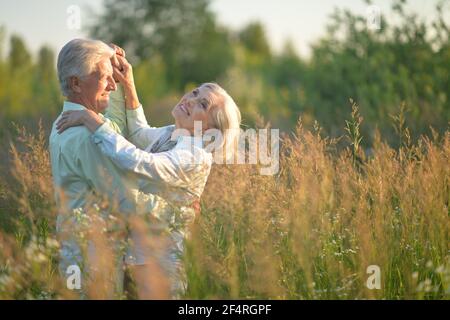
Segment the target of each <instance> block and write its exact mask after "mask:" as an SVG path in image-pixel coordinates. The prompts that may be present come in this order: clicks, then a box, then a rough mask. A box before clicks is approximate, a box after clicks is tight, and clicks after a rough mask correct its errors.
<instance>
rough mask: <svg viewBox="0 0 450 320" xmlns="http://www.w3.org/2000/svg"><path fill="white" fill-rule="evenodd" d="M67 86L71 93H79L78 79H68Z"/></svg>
mask: <svg viewBox="0 0 450 320" xmlns="http://www.w3.org/2000/svg"><path fill="white" fill-rule="evenodd" d="M69 86H70V89H71V90H72V92H75V93H80V92H81V87H80V79H79V78H78V77H70V78H69Z"/></svg>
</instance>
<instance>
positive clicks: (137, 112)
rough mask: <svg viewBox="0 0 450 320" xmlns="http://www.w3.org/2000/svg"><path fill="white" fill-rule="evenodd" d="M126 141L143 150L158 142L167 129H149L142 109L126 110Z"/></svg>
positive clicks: (140, 107)
mask: <svg viewBox="0 0 450 320" xmlns="http://www.w3.org/2000/svg"><path fill="white" fill-rule="evenodd" d="M126 117H127V126H128V132H129V136H128V140H129V141H131V143H133V144H134V145H136V146H137V147H138V148H140V149H145V148H147V147H148V146H149V145H151V144H153V143H154V142H155V141H156V140H158V139H159V138H160V137H161V135H162V134H163V133H164V131H165V130H166V128H167V127H160V128H157V127H151V126H150V125H149V124H148V122H147V118H146V117H145V114H144V109H143V108H142V106H139V107H138V108H137V109H134V110H129V109H127V110H126Z"/></svg>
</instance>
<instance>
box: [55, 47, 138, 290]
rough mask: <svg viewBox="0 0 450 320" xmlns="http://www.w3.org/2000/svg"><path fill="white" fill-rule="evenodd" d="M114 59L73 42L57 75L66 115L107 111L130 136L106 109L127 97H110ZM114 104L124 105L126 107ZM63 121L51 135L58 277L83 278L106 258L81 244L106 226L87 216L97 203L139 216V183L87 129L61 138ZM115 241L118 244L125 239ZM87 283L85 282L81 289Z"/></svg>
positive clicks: (119, 119) (115, 112) (117, 115)
mask: <svg viewBox="0 0 450 320" xmlns="http://www.w3.org/2000/svg"><path fill="white" fill-rule="evenodd" d="M114 55H115V50H114V49H113V48H111V47H109V46H108V45H106V44H105V43H103V42H102V41H97V40H88V39H74V40H72V41H70V42H68V43H67V44H66V45H65V46H64V47H63V48H62V49H61V51H60V53H59V55H58V62H57V69H58V78H59V82H60V86H61V90H62V93H63V95H64V96H65V97H66V101H65V102H64V105H63V109H62V111H63V112H64V111H68V110H83V109H90V110H92V111H94V112H96V113H98V114H100V115H101V112H104V111H105V110H106V112H105V115H104V116H102V117H103V118H104V120H105V121H106V122H108V123H109V124H110V127H112V128H113V129H114V130H115V131H117V132H118V133H120V134H122V135H126V131H127V129H126V123H125V121H124V119H125V118H126V117H125V116H124V114H121V113H125V110H124V109H123V108H107V107H108V105H109V104H114V102H115V101H114V99H120V97H123V94H117V95H115V96H114V97H115V98H114V97H113V96H111V97H110V93H111V92H112V91H115V90H116V89H117V85H116V83H115V81H114V79H113V67H112V65H111V59H114ZM110 100H111V101H110ZM116 102H117V103H118V104H120V105H123V102H122V101H116ZM60 117H61V115H60V116H58V118H57V119H56V121H55V122H54V124H53V128H52V132H51V134H50V157H51V166H52V175H53V182H54V187H55V200H56V204H57V207H58V217H57V233H58V236H59V238H60V242H61V251H60V272H61V273H62V274H63V276H65V277H68V276H69V275H68V274H67V272H68V271H69V270H72V271H73V270H77V268H76V267H78V268H79V270H82V271H83V273H82V275H83V276H84V275H85V274H86V272H84V271H88V272H87V273H89V262H88V263H86V260H90V259H93V260H94V261H95V260H96V259H97V260H96V261H98V257H99V255H101V254H103V253H104V252H99V251H100V249H99V247H98V246H97V245H94V244H93V243H94V242H95V241H91V240H92V239H90V240H89V241H86V243H85V246H84V245H83V244H82V242H83V241H82V240H83V239H80V238H83V236H86V233H85V232H86V231H94V236H95V234H97V235H98V234H100V232H102V229H103V226H101V225H100V224H97V223H95V222H93V221H92V216H90V215H89V214H87V212H88V211H89V210H90V209H91V208H92V207H97V206H96V205H97V204H98V203H95V202H96V201H100V199H103V200H106V201H105V203H107V204H109V205H110V207H112V206H113V205H112V204H113V203H116V204H117V208H116V209H118V210H119V212H120V213H122V214H124V216H127V215H129V214H132V213H135V212H136V210H137V208H136V199H137V196H138V191H137V190H138V186H137V179H136V178H134V179H133V177H132V176H130V174H127V173H126V172H124V171H121V170H120V169H118V168H117V167H116V166H115V165H114V164H113V163H112V162H111V160H110V159H109V158H107V157H105V156H104V155H103V154H102V153H101V151H100V149H99V148H97V147H96V146H95V143H94V141H93V140H92V139H91V134H90V132H89V131H88V130H87V129H86V127H84V126H78V127H73V128H70V129H68V130H66V131H64V132H63V133H62V134H59V133H58V130H57V128H56V123H57V121H58V120H59V118H60ZM109 209H111V208H109ZM106 212H107V210H106ZM86 224H87V226H86ZM83 227H86V229H89V230H85V229H83ZM114 240H117V242H119V241H120V240H121V239H114ZM122 240H123V239H122ZM115 247H119V246H114V248H115ZM104 249H105V248H103V249H102V250H104ZM115 256H116V257H118V260H116V261H110V263H111V264H114V266H116V267H118V269H117V270H116V272H115V274H117V275H118V278H117V279H116V280H114V281H117V282H116V283H115V286H116V287H115V290H116V291H115V292H117V290H118V291H121V290H122V288H121V281H122V280H121V278H120V277H121V271H122V265H121V262H122V257H121V255H120V253H118V252H115ZM74 266H75V269H74ZM100 272H103V273H105V272H107V270H102V271H100ZM84 280H85V279H84V277H83V279H81V285H82V286H83V285H84V284H85V282H84ZM99 285H100V284H99ZM84 289H85V288H81V292H82V294H85V291H83V290H84ZM111 294H114V293H111Z"/></svg>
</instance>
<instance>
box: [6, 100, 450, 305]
mask: <svg viewBox="0 0 450 320" xmlns="http://www.w3.org/2000/svg"><path fill="white" fill-rule="evenodd" d="M399 119H400V118H397V119H396V120H399ZM360 124H361V119H360V117H359V115H358V111H357V109H356V107H355V108H354V110H353V116H352V119H351V120H350V121H349V122H348V123H347V131H348V138H349V141H350V144H349V145H348V146H347V147H345V148H342V147H340V146H339V147H338V141H337V140H333V139H328V138H323V137H322V136H321V134H320V129H316V130H313V131H309V130H305V129H304V128H302V126H301V123H299V126H298V128H297V130H296V132H295V134H293V135H291V136H289V137H288V136H285V137H284V138H283V144H282V147H281V156H280V172H279V173H278V174H277V175H274V176H262V175H260V174H259V171H258V167H257V166H251V165H231V166H224V165H221V166H215V167H213V170H212V172H211V175H210V177H209V180H208V184H207V186H206V189H205V193H204V195H203V197H202V203H201V205H202V214H201V216H200V217H199V219H198V220H197V221H196V223H195V225H194V227H193V235H192V238H191V239H190V241H188V243H187V250H186V255H185V259H184V260H185V265H186V270H187V277H188V290H187V292H186V296H185V297H186V298H194V299H204V298H208V299H212V298H225V299H227V298H269V299H372V298H375V299H448V298H449V293H450V287H449V281H450V266H449V263H450V260H449V259H450V258H449V248H448V244H449V239H448V236H449V198H450V183H449V180H450V169H449V163H450V161H449V160H450V159H449V158H450V132H449V131H447V132H445V133H444V134H443V135H438V134H433V137H432V138H429V137H422V138H420V139H419V140H418V141H417V142H416V143H415V144H412V143H411V141H410V140H411V139H410V138H409V132H408V130H407V129H405V127H404V124H402V123H401V119H400V120H399V121H397V124H398V126H397V129H398V133H399V137H401V147H400V148H399V149H393V148H391V147H390V146H388V145H387V144H386V143H384V142H383V140H382V138H381V136H380V134H379V133H376V134H375V139H374V141H375V142H374V144H373V147H372V149H371V150H370V155H366V154H365V152H364V151H363V150H362V148H361V145H360V143H361V137H360V136H359V126H360ZM21 137H22V138H23V139H22V140H21V141H19V142H20V143H19V144H20V150H21V151H18V147H15V146H12V147H11V152H12V156H13V162H12V164H11V167H10V169H6V168H3V169H2V170H4V172H5V175H6V174H8V175H11V176H12V177H13V179H12V180H8V182H6V181H3V182H2V183H1V184H0V218H1V219H0V227H1V230H2V231H1V233H0V298H3V299H16V298H20V299H27V298H43V299H48V298H54V299H59V298H71V297H74V295H73V293H72V292H70V291H69V290H67V289H65V288H63V285H64V283H62V282H61V280H60V279H59V277H58V272H57V248H58V244H57V242H55V233H54V222H55V212H56V211H55V208H54V203H53V191H52V187H51V177H50V169H49V161H48V160H49V158H48V152H47V149H46V143H45V140H46V139H45V136H44V135H43V134H42V131H41V132H40V133H39V134H38V135H37V136H33V135H28V134H24V135H22V136H21ZM339 143H340V142H339ZM2 175H3V173H2ZM96 237H97V239H96V241H98V242H99V243H101V247H104V248H105V251H104V254H103V255H102V256H99V258H98V261H96V263H97V264H98V268H100V269H102V270H109V271H108V274H112V273H113V271H112V270H113V269H112V268H113V266H112V265H111V264H110V265H108V263H109V261H112V260H113V258H112V257H111V254H110V253H109V252H108V249H107V248H108V243H107V241H106V240H105V239H104V238H102V237H101V236H99V235H96ZM148 240H149V245H150V246H151V241H152V239H151V238H150V239H148ZM369 265H377V266H379V267H380V270H381V289H373V290H370V289H368V288H367V286H366V281H367V279H368V277H369V276H370V275H369V274H367V267H368V266H369ZM153 271H154V272H157V271H158V268H157V267H156V266H155V268H154V269H153ZM150 273H152V272H151V271H150V272H149V276H148V277H145V275H144V276H142V275H141V278H140V279H144V280H139V282H141V283H144V282H145V283H147V284H148V285H149V286H152V285H153V287H155V286H161V288H162V289H161V292H159V293H158V292H156V293H155V291H153V292H152V291H151V290H150V292H152V293H151V294H150V297H155V298H161V297H165V294H166V293H165V292H164V291H165V290H166V289H164V287H166V286H167V285H166V284H164V283H165V282H164V281H165V280H164V279H163V272H160V274H161V277H160V279H159V280H158V279H154V277H153V278H152V277H151V276H150ZM102 274H103V275H104V274H105V273H102ZM142 277H143V278H142ZM108 281H109V280H108V279H106V278H105V279H104V277H103V278H102V276H101V275H99V277H98V278H97V279H96V282H94V284H95V285H94V286H92V287H90V291H89V290H88V291H89V293H88V297H89V298H106V297H110V296H111V290H112V289H111V287H102V285H104V284H106V283H108ZM141 289H142V288H141ZM142 290H143V289H142ZM152 294H153V295H152ZM119 298H121V297H119Z"/></svg>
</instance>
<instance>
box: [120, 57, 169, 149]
mask: <svg viewBox="0 0 450 320" xmlns="http://www.w3.org/2000/svg"><path fill="white" fill-rule="evenodd" d="M117 61H118V64H119V65H120V68H121V69H120V70H119V67H118V66H114V76H115V77H116V78H117V79H118V81H120V83H121V84H122V85H123V92H124V103H125V105H126V122H127V128H128V136H127V138H128V140H130V141H131V142H132V143H133V144H135V145H136V146H138V147H139V148H141V149H145V148H146V147H148V146H149V145H150V144H153V143H154V142H155V141H156V140H157V139H159V137H160V136H161V134H162V133H163V132H164V131H165V129H162V128H155V127H151V126H149V124H148V122H147V118H146V117H145V114H144V109H143V108H142V105H141V103H140V102H139V98H138V95H137V91H136V86H135V84H134V77H133V68H132V66H131V65H130V63H129V62H128V61H127V60H126V59H125V58H124V57H123V56H120V55H118V56H117Z"/></svg>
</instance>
